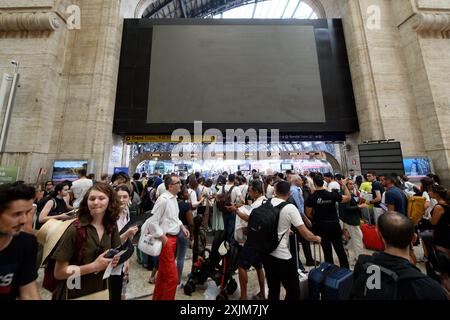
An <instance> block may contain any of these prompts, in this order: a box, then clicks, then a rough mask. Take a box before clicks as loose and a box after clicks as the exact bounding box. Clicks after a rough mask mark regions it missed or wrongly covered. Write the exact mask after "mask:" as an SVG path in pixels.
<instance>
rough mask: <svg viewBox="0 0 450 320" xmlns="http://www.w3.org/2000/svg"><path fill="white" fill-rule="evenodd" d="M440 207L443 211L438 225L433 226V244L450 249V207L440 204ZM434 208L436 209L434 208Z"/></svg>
mask: <svg viewBox="0 0 450 320" xmlns="http://www.w3.org/2000/svg"><path fill="white" fill-rule="evenodd" d="M440 206H442V207H443V208H444V210H445V211H444V213H443V214H442V216H441V218H440V219H439V222H438V224H437V225H435V226H434V236H433V238H434V244H435V245H437V246H441V247H444V248H446V249H450V206H448V205H442V204H440ZM434 208H436V206H435V207H434ZM433 211H434V209H433ZM431 214H433V213H431Z"/></svg>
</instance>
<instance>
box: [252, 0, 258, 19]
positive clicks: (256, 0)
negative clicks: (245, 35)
mask: <svg viewBox="0 0 450 320" xmlns="http://www.w3.org/2000/svg"><path fill="white" fill-rule="evenodd" d="M257 6H258V0H255V6H254V7H253V13H252V19H254V18H255V13H256V7H257Z"/></svg>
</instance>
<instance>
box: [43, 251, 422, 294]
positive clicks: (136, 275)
mask: <svg viewBox="0 0 450 320" xmlns="http://www.w3.org/2000/svg"><path fill="white" fill-rule="evenodd" d="M414 250H415V253H416V256H417V257H421V256H422V255H423V252H422V249H421V246H419V247H414ZM300 251H301V259H302V261H305V259H304V257H303V250H300ZM365 253H366V254H371V253H372V251H370V250H365ZM187 256H188V257H191V256H192V250H190V249H189V250H188V252H187ZM322 256H323V255H322ZM335 261H338V260H337V258H336V257H335ZM191 265H192V259H186V260H185V264H184V270H183V278H182V283H183V284H184V283H186V281H187V274H188V273H189V272H190V269H191ZM351 267H353V265H351ZM418 267H419V268H420V269H422V271H424V265H423V264H422V263H418ZM309 269H311V267H307V270H309ZM43 271H44V270H43V269H40V270H39V278H38V285H39V287H40V293H41V297H42V299H44V300H49V299H51V294H50V293H49V292H48V291H46V290H45V289H43V288H42V279H43V273H44V272H43ZM149 276H150V271H148V270H147V269H144V268H143V267H142V266H141V265H139V264H138V263H137V259H136V255H133V257H132V258H131V260H130V283H129V284H128V286H127V292H126V295H127V299H138V300H151V299H152V293H153V289H154V285H153V284H150V283H148V279H149ZM233 277H234V278H235V280H236V282H237V283H238V284H239V279H238V275H237V272H236V274H235V275H234V276H233ZM248 279H249V284H248V296H249V297H252V296H254V295H256V293H258V292H259V285H258V281H257V277H256V271H255V270H254V269H252V270H250V271H249V273H248ZM208 286H210V287H211V288H210V289H209V290H208V292H214V290H212V289H214V287H215V285H213V282H212V281H211V280H210V281H209V282H207V283H205V285H204V286H198V287H197V288H196V291H195V292H194V293H193V294H192V295H191V296H187V295H185V294H184V290H183V289H182V288H179V289H177V294H176V299H177V300H205V299H206V298H207V296H205V291H206V288H207V287H208ZM266 288H267V287H266ZM266 294H267V291H266ZM284 295H285V292H284V290H283V288H281V298H284ZM209 298H211V297H209ZM229 299H230V300H237V299H239V287H238V289H237V290H236V292H235V293H234V294H233V295H232V296H230V297H229Z"/></svg>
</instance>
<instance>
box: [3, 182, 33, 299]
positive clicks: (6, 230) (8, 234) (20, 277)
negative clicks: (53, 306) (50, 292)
mask: <svg viewBox="0 0 450 320" xmlns="http://www.w3.org/2000/svg"><path fill="white" fill-rule="evenodd" d="M34 196H35V190H34V188H33V187H29V186H27V185H25V184H23V183H14V184H5V185H2V186H0V300H15V299H20V300H39V299H40V296H39V292H38V289H37V286H36V279H37V277H38V275H37V268H36V255H37V240H36V237H35V236H34V235H31V234H28V233H25V232H22V229H23V227H24V225H25V224H26V223H27V217H28V213H29V212H30V211H33V210H34V207H33V200H34Z"/></svg>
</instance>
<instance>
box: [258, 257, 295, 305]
mask: <svg viewBox="0 0 450 320" xmlns="http://www.w3.org/2000/svg"><path fill="white" fill-rule="evenodd" d="M262 259H263V265H264V271H265V273H266V279H267V286H268V287H269V297H268V298H269V301H278V300H280V282H281V284H283V287H284V288H285V289H286V298H285V299H286V300H298V299H300V284H299V281H298V273H297V266H296V263H295V261H294V259H293V258H291V259H289V260H282V259H278V258H275V257H274V256H271V255H269V254H265V255H263V256H262Z"/></svg>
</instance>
